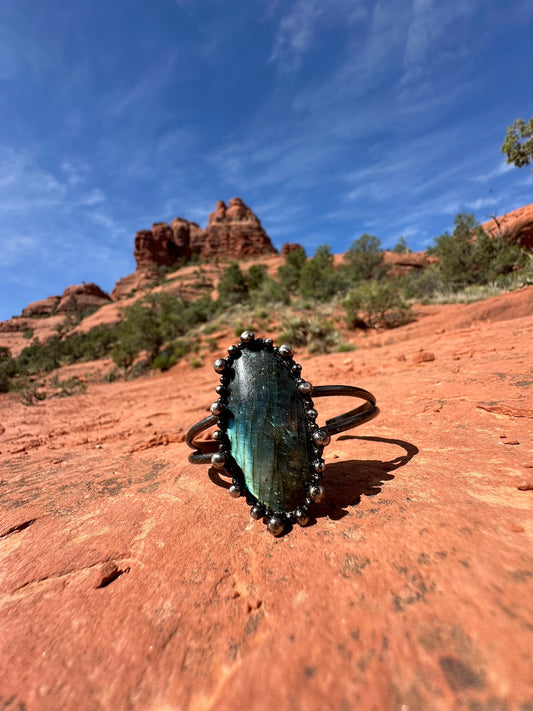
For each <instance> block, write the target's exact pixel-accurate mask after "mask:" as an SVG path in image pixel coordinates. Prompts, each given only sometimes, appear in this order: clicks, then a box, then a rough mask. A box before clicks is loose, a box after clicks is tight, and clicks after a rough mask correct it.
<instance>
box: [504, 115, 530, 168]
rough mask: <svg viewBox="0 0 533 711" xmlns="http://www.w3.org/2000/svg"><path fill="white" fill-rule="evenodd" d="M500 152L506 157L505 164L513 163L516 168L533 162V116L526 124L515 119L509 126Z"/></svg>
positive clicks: (521, 120)
mask: <svg viewBox="0 0 533 711" xmlns="http://www.w3.org/2000/svg"><path fill="white" fill-rule="evenodd" d="M500 150H501V151H502V153H505V155H506V157H507V160H506V163H514V165H516V167H517V168H523V167H524V166H525V165H529V164H530V163H531V162H533V116H532V117H531V118H530V119H529V121H528V122H527V123H526V122H525V121H524V120H523V119H516V121H515V122H514V123H512V124H511V125H510V126H509V128H508V129H507V133H506V135H505V139H504V141H503V144H502V147H501V149H500Z"/></svg>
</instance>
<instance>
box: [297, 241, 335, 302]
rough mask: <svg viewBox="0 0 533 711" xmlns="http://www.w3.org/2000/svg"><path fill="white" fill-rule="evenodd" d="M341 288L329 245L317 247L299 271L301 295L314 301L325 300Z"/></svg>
mask: <svg viewBox="0 0 533 711" xmlns="http://www.w3.org/2000/svg"><path fill="white" fill-rule="evenodd" d="M341 288H342V287H341V284H340V279H339V276H338V274H337V272H336V270H335V266H334V263H333V254H332V252H331V247H330V246H329V245H327V244H325V245H321V246H320V247H317V250H316V252H315V253H314V255H313V257H312V258H311V259H309V260H308V261H307V262H306V263H305V264H304V266H303V267H302V270H301V272H300V284H299V289H300V293H301V295H302V296H303V297H304V298H311V299H314V300H316V301H327V300H328V299H331V298H332V297H334V296H335V295H336V294H337V293H338V292H339V291H340V290H341Z"/></svg>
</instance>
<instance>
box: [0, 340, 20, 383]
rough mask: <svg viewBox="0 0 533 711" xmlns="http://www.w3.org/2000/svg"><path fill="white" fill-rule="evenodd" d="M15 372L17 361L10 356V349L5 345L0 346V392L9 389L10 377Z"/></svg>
mask: <svg viewBox="0 0 533 711" xmlns="http://www.w3.org/2000/svg"><path fill="white" fill-rule="evenodd" d="M16 374H17V361H16V360H15V359H14V358H12V357H11V351H10V350H9V348H6V347H5V346H2V347H0V393H8V392H9V391H10V390H11V386H12V378H14V377H15V375H16Z"/></svg>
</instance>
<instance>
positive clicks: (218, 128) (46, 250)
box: [0, 0, 533, 319]
mask: <svg viewBox="0 0 533 711" xmlns="http://www.w3.org/2000/svg"><path fill="white" fill-rule="evenodd" d="M532 30H533V2H531V0H505V1H504V0H494V1H492V2H490V1H487V0H446V1H443V0H381V1H379V0H378V1H373V2H370V0H329V1H328V2H325V0H322V2H320V1H319V0H247V1H243V0H231V1H226V0H150V2H148V1H147V0H108V1H107V2H100V1H98V0H93V1H92V2H87V0H84V1H83V2H81V0H69V2H68V3H65V2H59V0H48V1H47V2H46V3H42V2H37V0H17V2H15V0H7V2H3V3H2V4H1V6H0V319H3V318H9V317H10V316H12V315H14V314H18V313H20V311H21V309H22V308H23V307H24V306H25V305H26V304H27V303H29V302H31V301H34V300H37V299H40V298H44V297H45V296H48V295H50V294H59V293H61V292H62V291H63V289H64V288H65V287H66V286H68V285H69V284H76V283H81V282H82V281H94V282H96V283H98V284H99V285H100V286H101V287H102V288H104V289H106V290H111V289H112V287H113V285H114V283H115V282H116V281H117V280H118V279H119V278H120V277H122V276H125V275H126V274H128V273H130V272H132V271H133V270H134V267H135V263H134V260H133V255H132V251H133V238H134V235H135V232H136V231H137V230H139V229H144V228H149V227H150V226H151V224H152V223H153V222H157V221H170V220H171V219H172V218H174V217H176V216H181V217H186V218H188V219H192V220H195V221H197V222H199V223H200V224H201V225H202V226H204V225H205V224H206V222H207V215H208V213H209V212H210V211H212V210H213V208H214V205H215V202H216V201H217V200H219V199H223V200H226V201H227V200H228V199H229V198H231V197H233V196H236V195H237V196H240V197H242V198H243V199H244V200H245V202H246V203H248V204H249V205H250V206H251V207H252V209H253V210H254V211H255V212H256V213H257V215H258V216H259V218H260V219H261V221H262V223H263V226H264V227H265V229H266V231H267V232H268V234H269V235H270V237H271V238H272V240H273V242H274V244H275V245H276V246H277V247H278V248H279V247H281V245H282V244H283V242H287V241H291V242H300V243H301V244H303V245H304V246H305V248H306V249H307V251H308V253H309V254H312V253H313V251H314V249H315V248H316V247H317V246H318V245H319V244H325V243H327V244H330V245H331V246H332V248H333V250H334V251H335V252H342V251H344V250H345V249H347V247H348V246H349V245H350V244H351V243H352V241H353V240H354V239H355V238H357V237H358V236H359V235H361V234H362V233H364V232H367V233H370V234H375V235H377V236H378V237H379V238H380V239H381V241H382V244H383V245H384V246H393V245H394V244H395V243H396V241H397V239H398V238H399V237H400V236H401V235H403V236H404V237H405V238H406V239H407V242H408V244H409V245H410V246H411V247H412V248H413V249H415V250H418V249H423V248H425V247H426V246H428V245H429V244H431V243H432V242H433V238H434V237H435V236H436V235H439V234H441V233H442V232H443V231H445V230H446V229H449V228H450V227H451V226H452V224H453V218H454V216H455V214H456V213H457V212H459V211H461V210H467V211H469V212H474V214H475V215H476V217H477V218H478V219H479V220H480V221H483V220H485V219H487V217H488V216H489V215H490V214H501V213H503V212H507V211H510V210H512V209H515V208H517V207H520V206H521V205H524V204H528V203H530V202H533V173H532V172H531V170H530V169H529V168H522V169H518V168H514V167H512V166H511V167H510V166H506V165H505V162H504V157H503V155H502V154H501V153H500V151H499V148H500V145H501V143H502V141H503V138H504V135H505V131H506V128H507V126H508V125H509V124H510V123H512V121H513V120H514V119H515V118H517V117H522V118H524V119H527V118H529V116H530V115H532V114H533V94H532V90H531V67H532V66H533V45H532V42H531V37H532Z"/></svg>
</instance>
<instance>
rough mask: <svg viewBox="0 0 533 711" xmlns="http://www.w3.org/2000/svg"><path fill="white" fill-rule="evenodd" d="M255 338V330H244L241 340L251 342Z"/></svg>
mask: <svg viewBox="0 0 533 711" xmlns="http://www.w3.org/2000/svg"><path fill="white" fill-rule="evenodd" d="M254 338H255V333H254V332H253V331H243V332H242V333H241V341H242V342H243V343H250V341H253V340H254Z"/></svg>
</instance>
